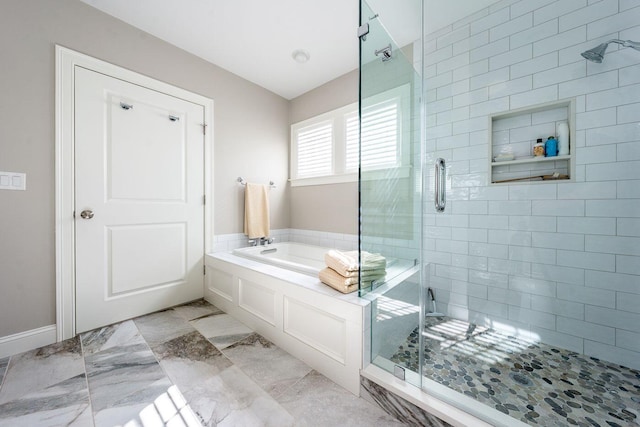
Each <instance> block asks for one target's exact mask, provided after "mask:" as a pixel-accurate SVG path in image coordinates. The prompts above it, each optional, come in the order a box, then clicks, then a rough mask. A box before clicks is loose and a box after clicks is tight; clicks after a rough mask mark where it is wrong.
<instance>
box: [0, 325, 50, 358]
mask: <svg viewBox="0 0 640 427" xmlns="http://www.w3.org/2000/svg"><path fill="white" fill-rule="evenodd" d="M54 342H56V325H49V326H43V327H42V328H37V329H31V330H30V331H24V332H19V333H17V334H13V335H7V336H6V337H0V357H7V356H13V355H14V354H18V353H22V352H24V351H29V350H33V349H35V348H38V347H42V346H45V345H49V344H53V343H54Z"/></svg>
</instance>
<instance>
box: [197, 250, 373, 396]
mask: <svg viewBox="0 0 640 427" xmlns="http://www.w3.org/2000/svg"><path fill="white" fill-rule="evenodd" d="M328 250H329V248H325V247H319V246H311V245H306V244H300V243H289V242H285V243H276V244H271V245H267V246H258V247H250V248H242V249H236V250H234V251H232V252H218V253H213V254H207V256H206V257H205V263H206V276H205V299H206V300H207V301H209V302H210V303H212V304H213V305H215V306H217V307H219V308H220V309H222V310H223V311H224V312H226V313H227V314H229V315H231V316H233V317H234V318H236V319H238V320H239V321H241V322H242V323H244V324H245V325H247V326H248V327H249V328H251V329H252V330H254V331H256V332H257V333H259V334H261V335H262V336H264V337H266V338H267V339H268V340H270V341H272V342H273V343H275V344H276V345H277V346H279V347H280V348H282V349H284V350H285V351H287V352H288V353H290V354H292V355H294V356H295V357H297V358H298V359H300V360H303V361H304V362H305V363H307V364H308V365H309V366H311V367H312V368H313V369H315V370H317V371H319V372H320V373H322V374H323V375H325V376H327V377H328V378H330V379H331V380H333V381H334V382H336V383H337V384H340V385H341V386H342V387H344V388H346V389H347V390H349V391H350V392H352V393H353V394H355V395H359V393H360V370H361V369H362V367H363V365H364V363H366V362H368V356H369V351H366V352H365V351H364V348H365V346H366V344H365V339H366V338H368V336H369V334H370V329H369V325H370V320H369V319H370V302H369V301H368V300H366V299H364V298H360V297H358V293H357V292H352V293H350V294H342V293H340V292H338V291H336V290H335V289H333V288H331V287H329V286H327V285H325V284H324V283H322V282H320V280H319V279H318V272H319V271H320V270H321V269H322V268H324V267H325V263H324V254H325V253H326V252H327V251H328ZM367 342H368V341H367Z"/></svg>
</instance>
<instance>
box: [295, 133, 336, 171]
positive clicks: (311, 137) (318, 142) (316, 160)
mask: <svg viewBox="0 0 640 427" xmlns="http://www.w3.org/2000/svg"><path fill="white" fill-rule="evenodd" d="M296 137H297V158H296V164H297V165H298V174H297V177H298V178H309V177H314V176H325V175H330V174H331V172H332V169H331V157H332V156H331V154H332V148H333V123H332V122H330V121H329V122H324V123H320V124H316V125H311V126H307V127H305V128H302V129H300V130H298V132H297V135H296Z"/></svg>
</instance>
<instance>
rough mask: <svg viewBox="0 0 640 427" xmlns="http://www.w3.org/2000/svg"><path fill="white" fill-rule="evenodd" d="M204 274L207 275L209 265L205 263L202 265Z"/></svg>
mask: <svg viewBox="0 0 640 427" xmlns="http://www.w3.org/2000/svg"><path fill="white" fill-rule="evenodd" d="M202 275H203V276H206V275H207V266H206V265H203V266H202Z"/></svg>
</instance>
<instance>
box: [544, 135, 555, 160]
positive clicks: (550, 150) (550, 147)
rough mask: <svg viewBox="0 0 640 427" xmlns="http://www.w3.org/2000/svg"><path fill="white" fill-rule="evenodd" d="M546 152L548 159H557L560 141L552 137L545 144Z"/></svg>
mask: <svg viewBox="0 0 640 427" xmlns="http://www.w3.org/2000/svg"><path fill="white" fill-rule="evenodd" d="M544 151H545V155H546V156H547V157H555V156H557V155H558V140H557V139H556V138H555V137H553V136H550V137H549V139H547V142H545V144H544Z"/></svg>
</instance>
